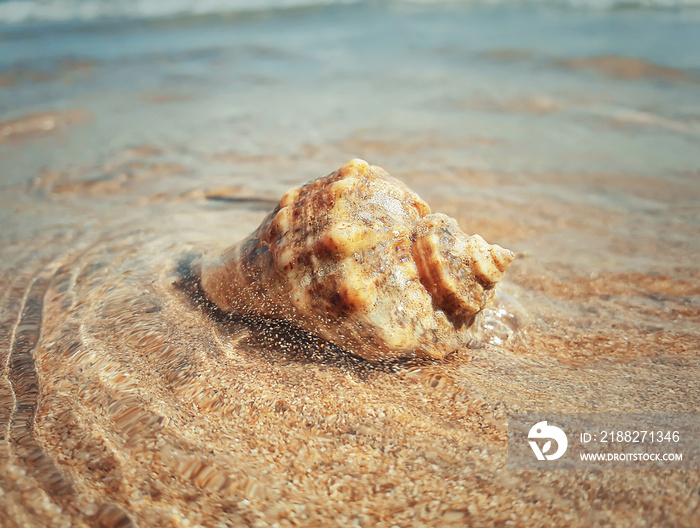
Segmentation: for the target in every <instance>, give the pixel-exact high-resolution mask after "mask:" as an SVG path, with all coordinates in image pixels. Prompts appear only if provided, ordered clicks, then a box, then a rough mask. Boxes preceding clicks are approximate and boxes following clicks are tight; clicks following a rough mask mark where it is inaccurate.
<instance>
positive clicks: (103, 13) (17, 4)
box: [0, 0, 357, 24]
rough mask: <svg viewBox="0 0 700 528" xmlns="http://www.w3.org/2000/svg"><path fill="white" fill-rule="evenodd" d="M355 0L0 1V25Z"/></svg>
mask: <svg viewBox="0 0 700 528" xmlns="http://www.w3.org/2000/svg"><path fill="white" fill-rule="evenodd" d="M354 1H357V0H168V1H163V0H9V1H2V0H0V24H25V23H32V22H69V21H91V20H102V19H104V20H109V19H146V20H149V19H158V18H172V17H179V16H196V15H216V14H225V13H237V12H247V11H265V10H268V9H287V8H294V7H307V6H309V7H312V6H317V5H318V6H320V5H328V4H348V3H354Z"/></svg>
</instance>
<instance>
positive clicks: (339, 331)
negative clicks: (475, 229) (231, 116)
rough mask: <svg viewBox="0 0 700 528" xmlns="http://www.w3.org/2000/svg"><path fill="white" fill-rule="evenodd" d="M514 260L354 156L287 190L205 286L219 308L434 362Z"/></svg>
mask: <svg viewBox="0 0 700 528" xmlns="http://www.w3.org/2000/svg"><path fill="white" fill-rule="evenodd" d="M513 258H514V255H513V253H512V252H511V251H509V250H507V249H503V248H502V247H500V246H496V245H490V244H488V243H487V242H486V241H484V239H483V238H481V237H480V236H478V235H474V236H468V235H466V234H464V233H463V232H462V231H461V230H460V228H459V226H458V225H457V222H456V221H455V220H453V219H452V218H450V217H448V216H446V215H443V214H431V212H430V207H428V204H426V203H425V202H424V201H423V200H421V198H420V197H419V196H418V195H417V194H415V193H414V192H413V191H411V190H410V189H409V188H408V187H407V186H406V185H404V184H403V183H401V182H400V181H399V180H397V179H395V178H393V177H392V176H390V175H389V174H387V173H386V172H385V171H384V170H383V169H381V168H379V167H375V166H370V165H368V164H367V162H365V161H363V160H359V159H355V160H352V161H351V162H349V163H348V164H346V165H345V166H343V167H342V168H340V169H339V170H337V171H336V172H333V173H332V174H329V175H328V176H325V177H322V178H319V179H317V180H315V181H312V182H310V183H307V184H306V185H303V186H301V187H296V188H293V189H291V190H289V191H288V192H287V193H286V194H285V195H284V196H283V197H282V199H281V201H280V203H279V204H278V205H277V207H275V209H274V210H273V211H272V212H271V213H270V214H269V215H268V216H267V217H266V218H265V220H264V221H263V222H262V224H261V225H260V227H258V229H257V230H256V231H255V232H254V233H253V234H252V235H250V236H249V237H248V238H246V239H245V240H243V241H241V242H240V243H238V244H236V245H234V246H233V247H231V248H229V249H228V250H226V251H225V252H224V253H223V254H221V255H219V256H216V257H214V258H210V259H205V260H203V261H202V263H201V283H202V289H203V291H204V293H205V295H206V296H207V297H208V298H209V299H210V300H211V301H212V302H214V303H215V304H216V305H217V306H219V308H221V309H222V310H224V311H227V312H235V313H240V314H247V315H256V316H261V317H269V318H276V319H286V320H288V321H290V322H292V323H293V324H295V325H296V326H298V327H300V328H302V329H304V330H307V331H309V332H312V333H314V334H316V335H318V336H319V337H321V338H323V339H325V340H327V341H330V342H332V343H335V344H336V345H338V346H340V347H342V348H344V349H346V350H348V351H350V352H352V353H353V354H356V355H358V356H361V357H363V358H365V359H368V360H371V361H376V360H381V359H386V358H396V357H410V356H420V357H432V358H442V357H444V356H445V355H446V354H448V353H449V352H451V351H454V350H456V349H458V348H460V347H463V346H465V345H466V344H468V343H469V341H470V340H471V338H470V335H469V334H468V332H467V329H468V327H469V326H470V325H471V324H472V322H473V320H474V316H475V315H476V313H478V312H479V310H481V309H482V308H483V307H484V306H485V305H486V304H487V303H488V301H489V300H490V299H491V297H492V296H493V293H494V286H495V285H496V283H497V282H498V281H500V280H501V279H502V278H503V274H504V272H505V270H506V268H507V267H508V265H509V264H510V263H511V262H512V260H513Z"/></svg>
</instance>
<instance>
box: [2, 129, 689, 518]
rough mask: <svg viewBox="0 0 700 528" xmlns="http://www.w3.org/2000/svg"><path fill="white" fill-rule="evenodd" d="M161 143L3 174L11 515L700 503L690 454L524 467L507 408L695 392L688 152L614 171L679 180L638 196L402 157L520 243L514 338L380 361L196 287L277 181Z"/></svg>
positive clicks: (543, 513) (452, 206)
mask: <svg viewBox="0 0 700 528" xmlns="http://www.w3.org/2000/svg"><path fill="white" fill-rule="evenodd" d="M346 146H347V145H346ZM346 146H343V145H339V146H338V145H336V146H335V147H332V146H327V147H326V148H321V147H319V148H318V149H317V152H318V153H323V152H325V153H326V155H327V154H328V153H329V152H333V151H334V149H338V150H340V151H343V150H344V149H345V147H346ZM350 146H352V148H353V149H357V147H358V145H357V144H356V143H352V142H351V143H350ZM443 146H444V145H443ZM410 148H411V146H410V144H407V145H405V146H403V147H401V148H399V146H398V145H397V146H394V147H392V148H391V149H389V151H387V150H386V146H385V148H384V153H385V154H384V155H385V156H403V155H405V154H404V152H405V151H406V150H408V149H410ZM446 148H447V147H446ZM360 150H361V149H360ZM388 152H390V154H389V153H388ZM323 155H324V154H318V156H321V157H322V156H323ZM333 155H335V154H333ZM162 156H163V153H162V152H161V151H160V150H159V149H156V148H150V147H148V146H141V147H138V148H135V149H130V151H124V152H121V153H118V154H116V155H115V156H114V159H113V160H111V161H108V162H107V163H106V164H105V166H109V167H111V168H112V170H113V171H114V172H115V173H126V172H128V170H131V171H132V173H133V174H137V173H138V174H140V176H138V177H137V176H134V177H131V178H128V179H122V180H116V183H115V181H114V180H110V179H109V178H107V179H105V180H104V181H103V184H102V185H105V186H106V187H96V186H95V185H96V184H95V183H92V182H84V183H82V184H80V183H77V182H76V181H73V183H72V184H70V185H68V184H67V183H66V181H61V179H60V178H55V179H54V180H51V181H52V182H53V183H52V184H50V185H49V184H48V183H46V181H45V182H44V184H42V183H41V182H39V183H36V182H35V184H34V185H33V186H29V187H16V188H15V189H14V190H13V193H14V195H15V196H13V197H11V198H10V195H9V194H6V195H4V198H3V203H2V206H3V208H14V211H15V218H16V219H17V220H18V221H19V223H20V225H22V226H23V227H21V228H19V229H18V232H17V233H16V235H15V237H9V238H8V237H6V238H5V239H4V241H3V248H2V254H3V255H7V256H8V257H6V259H5V260H4V265H3V275H2V283H3V288H2V291H3V292H4V293H3V297H2V302H3V311H2V314H3V315H2V321H1V324H2V329H3V332H2V334H1V335H2V339H3V346H2V350H3V354H4V357H3V358H2V364H3V365H4V371H3V378H2V383H1V384H0V397H1V398H2V401H3V405H2V406H1V407H2V409H3V411H2V415H1V416H0V423H1V424H2V441H1V443H0V449H2V451H3V457H2V460H3V468H2V471H0V475H2V476H1V477H0V478H1V479H2V480H1V485H2V489H3V492H4V495H3V502H4V507H3V509H2V513H1V514H0V515H2V516H3V517H2V522H3V525H4V526H8V527H10V526H24V525H36V526H39V525H42V526H80V525H82V524H83V523H84V524H86V525H97V524H99V525H100V526H131V525H139V526H173V525H176V526H177V525H182V526H185V525H201V526H217V525H222V526H224V525H225V526H276V525H279V526H328V525H329V522H330V523H332V524H337V525H344V526H347V525H353V524H355V525H359V526H387V527H388V526H394V525H400V526H404V525H411V526H455V525H465V524H466V525H471V526H491V525H503V524H507V523H509V522H514V523H515V524H517V525H524V526H542V525H552V524H556V525H568V526H591V525H615V526H638V525H640V522H641V520H645V521H646V522H647V523H649V524H650V525H669V526H670V525H673V526H692V525H693V516H694V512H696V511H697V508H698V503H699V500H700V497H698V490H699V489H700V477H699V476H698V473H697V472H695V471H653V472H649V471H647V472H640V471H560V472H526V471H511V470H508V469H507V414H508V413H510V412H516V411H518V412H524V411H539V412H547V411H548V412H593V411H607V412H694V411H697V402H698V401H700V387H699V386H698V382H697V375H696V374H697V372H698V367H699V366H700V365H699V364H698V363H699V360H698V356H697V343H698V341H699V340H700V326H699V325H698V322H697V321H698V308H697V307H698V303H697V299H698V295H700V291H699V290H698V286H697V285H698V275H699V274H700V270H699V269H698V267H697V265H696V264H695V263H694V262H693V261H692V260H691V259H690V253H692V251H693V250H694V249H695V250H696V249H697V247H694V246H693V245H692V244H696V243H697V240H700V237H698V235H700V233H697V232H696V231H697V229H698V228H697V226H693V224H686V225H684V227H683V228H682V229H681V231H680V232H679V231H678V229H679V227H678V225H677V222H676V221H675V220H674V219H677V218H678V215H682V214H683V207H684V205H683V204H684V203H685V202H687V203H688V204H692V203H695V201H696V200H697V199H698V197H700V189H699V188H698V183H697V178H696V177H695V176H694V175H688V177H687V178H678V179H677V180H676V181H675V182H672V183H669V182H666V181H664V182H662V181H657V180H656V179H654V178H653V177H646V176H644V177H642V176H640V177H639V178H638V179H637V180H635V179H634V178H631V179H625V180H624V181H622V180H620V181H619V182H618V183H617V188H615V187H612V189H615V192H619V193H621V194H622V195H624V196H625V197H627V198H628V199H629V200H630V203H631V204H635V203H637V202H636V201H635V200H638V199H650V198H649V197H648V196H647V195H648V193H649V192H650V189H653V186H654V185H658V186H659V187H661V188H663V189H665V192H666V194H661V193H658V194H655V197H656V199H655V200H654V204H656V207H654V208H649V209H647V210H641V211H636V212H635V211H627V212H622V211H620V210H619V208H618V209H612V210H611V209H609V208H607V207H605V205H599V204H598V205H597V204H595V203H594V202H595V200H593V197H595V196H597V194H596V193H597V192H598V191H597V190H598V187H597V185H598V183H597V180H596V178H595V177H589V178H588V179H587V180H585V182H586V183H583V180H582V179H581V178H580V177H579V176H577V175H575V174H531V175H528V177H527V178H524V177H522V176H521V175H517V174H510V175H509V174H498V173H492V174H489V173H480V172H479V171H474V170H467V168H465V169H464V170H457V169H455V170H451V171H438V173H437V174H425V173H422V172H420V171H417V172H413V173H407V174H403V175H402V174H399V176H402V177H404V178H403V179H404V180H405V181H406V182H407V183H408V184H409V185H411V186H412V187H413V188H415V189H416V190H417V191H418V192H419V194H421V195H422V197H423V198H424V199H426V200H427V201H428V202H429V203H430V204H431V206H432V209H433V210H435V211H442V212H446V213H448V214H451V215H453V216H455V217H456V218H457V219H458V221H459V223H460V225H461V226H462V227H463V228H464V229H465V230H466V231H467V232H479V233H481V234H482V235H483V236H485V237H487V239H489V240H493V241H495V242H498V243H503V244H505V245H507V246H508V247H513V249H515V250H516V251H517V252H518V254H519V255H518V258H517V260H516V262H515V263H514V264H513V266H512V268H511V269H510V270H509V272H508V273H507V275H506V279H505V281H504V285H503V290H504V291H506V292H507V293H508V294H509V295H511V296H513V297H514V298H515V299H517V301H518V302H519V303H520V304H521V305H522V307H523V311H522V312H520V313H519V314H518V315H519V317H520V329H519V331H518V332H517V333H516V334H515V335H513V336H512V337H511V338H510V339H509V340H508V341H507V343H506V344H505V345H503V346H494V345H489V344H485V343H484V344H482V345H480V346H478V347H476V348H474V349H465V350H460V351H459V352H458V353H455V354H453V355H451V356H449V357H448V358H447V359H445V360H444V361H438V362H425V361H424V362H418V361H406V362H393V363H385V364H381V363H380V364H372V363H369V362H366V361H363V360H361V359H357V358H353V357H352V356H349V355H347V354H345V353H343V352H342V351H340V350H338V349H336V348H333V347H329V346H327V345H325V344H324V343H322V342H321V341H319V340H317V339H314V338H312V337H310V336H308V335H304V334H302V333H300V332H298V331H295V330H294V329H293V328H289V327H288V326H286V325H282V324H276V323H264V322H260V321H253V320H245V319H239V318H235V317H234V318H230V317H227V316H225V315H224V314H221V313H219V312H218V311H217V310H216V309H215V308H213V307H212V306H211V305H209V304H208V303H207V302H206V301H205V300H204V299H202V297H201V295H199V294H198V291H197V285H196V280H194V281H193V280H191V279H188V277H189V271H188V269H189V268H188V265H189V263H190V262H191V261H192V259H194V258H196V257H197V255H199V254H200V253H201V252H202V251H205V250H209V249H215V248H219V247H224V246H226V245H228V244H229V243H230V242H233V241H236V240H238V238H239V237H240V236H244V235H245V234H247V232H248V231H249V230H252V228H253V227H255V225H256V224H257V222H259V221H260V220H261V219H262V217H263V216H264V214H265V213H266V211H267V209H268V208H269V207H270V202H269V200H268V198H270V197H271V196H272V195H273V194H274V193H273V192H271V193H270V195H271V196H259V197H258V200H252V199H251V198H253V196H251V194H250V190H243V189H240V188H228V189H225V190H221V189H218V190H217V189H215V188H207V185H206V182H201V181H200V182H194V181H192V180H191V179H188V177H187V174H188V171H187V169H188V167H180V168H178V170H163V169H162V167H163V166H164V165H165V164H166V163H165V162H164V161H163V160H162V159H161V158H162ZM316 162H320V161H319V160H318V159H316ZM120 163H121V165H120ZM251 163H253V164H254V166H255V167H257V170H258V171H259V172H260V173H261V174H263V175H265V174H272V172H270V171H274V170H275V169H274V167H276V166H279V164H280V163H281V161H280V160H279V159H275V158H271V159H269V160H267V161H266V160H262V159H256V160H253V161H252V162H251ZM309 163H311V162H310V161H306V162H305V161H304V160H301V159H295V158H290V159H287V160H286V165H287V166H288V167H293V168H294V169H292V170H299V171H301V170H303V166H304V165H305V164H309ZM397 163H398V161H397ZM385 165H387V164H386V163H385ZM388 165H389V167H390V166H391V164H388ZM267 166H269V167H270V168H269V169H268V168H266V167H267ZM134 167H136V169H135V168H134ZM159 167H160V168H159ZM189 169H190V170H195V168H194V167H189ZM97 171H98V172H106V171H105V170H104V167H102V168H99V169H97ZM139 171H141V172H140V173H139ZM90 172H91V171H89V170H86V171H85V173H86V174H87V173H90ZM63 178H64V180H65V179H66V178H67V176H66V175H64V176H63ZM74 178H75V176H74ZM600 178H601V179H602V180H604V181H610V177H609V176H607V175H601V176H600ZM105 182H107V183H105ZM119 182H120V183H119ZM164 182H167V184H168V185H167V190H164V188H165V187H164V186H163V185H162V184H163V183H164ZM443 182H444V183H443ZM641 184H645V185H644V186H642V185H641ZM538 185H546V186H549V188H550V189H551V190H552V193H554V194H555V195H556V193H555V191H557V192H559V194H561V193H563V192H564V190H566V189H570V188H572V187H578V188H579V190H578V192H577V196H579V197H580V196H589V198H590V200H588V201H583V202H581V201H579V202H578V203H568V204H566V203H561V199H560V198H559V197H556V198H551V199H548V198H547V197H545V196H542V195H540V196H539V198H538V199H536V198H535V196H534V195H532V196H530V195H528V190H529V189H530V190H531V189H533V188H535V187H536V186H538ZM456 188H457V189H460V190H463V191H464V192H459V193H455V192H454V189H456ZM606 188H607V189H608V191H607V192H610V191H609V189H611V187H609V186H608V187H606ZM494 189H498V192H499V194H498V196H500V198H499V197H494V195H493V190H494ZM582 191H583V192H582ZM222 196H224V197H225V199H221V197H222ZM237 196H238V197H240V198H241V200H240V201H237V200H236V199H235V198H236V197H237ZM557 196H559V195H557ZM266 200H267V201H266ZM37 213H38V214H39V216H40V219H39V220H38V221H37V220H34V221H33V222H28V218H29V216H31V215H32V214H34V215H36V214H37ZM57 220H60V221H57ZM42 224H43V225H42ZM684 230H685V231H684ZM640 231H643V232H644V233H645V235H644V236H642V235H641V233H640ZM572 233H576V236H575V241H576V244H574V247H572V246H571V243H570V240H571V238H572ZM17 237H19V238H17ZM674 237H675V238H677V237H682V238H683V243H681V244H678V243H677V241H676V240H674ZM27 240H31V244H27ZM588 240H590V241H591V242H590V244H591V251H590V252H589V251H587V250H586V248H582V247H580V243H581V242H582V241H583V242H586V241H588ZM693 240H694V241H695V242H692V241H693ZM586 243H587V242H586ZM610 246H612V247H614V248H615V249H614V250H609V249H605V250H604V251H603V250H601V248H608V247H610ZM596 248H597V249H596ZM596 252H598V253H596ZM659 254H663V255H665V258H663V259H659V258H658V255H659ZM574 255H578V256H579V258H574ZM644 255H646V256H647V257H648V258H649V259H652V260H653V266H648V267H647V269H644V270H642V269H633V268H629V269H625V266H624V265H623V266H620V265H619V264H620V263H624V262H627V263H628V264H629V263H633V262H636V261H637V260H636V259H638V258H640V256H644ZM631 257H634V258H631ZM331 520H332V521H331ZM217 523H218V524H217Z"/></svg>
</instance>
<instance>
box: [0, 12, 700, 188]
mask: <svg viewBox="0 0 700 528" xmlns="http://www.w3.org/2000/svg"><path fill="white" fill-rule="evenodd" d="M698 5H700V4H699V3H698V2H696V1H695V0H687V1H678V2H676V1H665V0H658V1H654V2H651V1H650V2H646V1H640V2H629V1H622V0H620V1H613V0H610V1H608V0H590V1H586V0H583V1H575V0H571V1H562V2H558V1H552V2H544V1H542V2H536V1H532V2H500V1H499V2H462V1H433V2H431V1H382V2H333V1H303V0H290V1H284V0H269V1H267V2H254V1H252V0H248V1H246V0H243V1H240V0H235V1H234V0H231V1H226V0H209V1H204V2H201V1H200V2H196V1H194V0H181V1H171V2H160V1H156V0H133V1H125V0H123V1H119V2H108V1H97V0H72V1H71V0H49V1H38V0H36V1H25V0H14V1H2V2H0V50H1V52H0V121H10V120H15V119H19V118H22V117H23V116H27V115H32V114H35V113H41V112H64V111H67V110H74V109H80V110H81V111H82V112H84V113H85V115H90V116H91V119H89V120H86V122H84V123H82V124H80V125H75V126H74V125H69V126H66V127H65V128H62V129H61V130H62V131H63V132H64V136H63V138H62V139H60V140H59V139H52V140H48V141H47V140H42V141H41V142H40V143H36V142H25V141H11V140H12V139H13V138H14V139H18V138H19V139H21V137H20V136H21V134H20V136H16V135H15V134H10V133H9V132H7V135H8V137H7V138H6V141H3V142H1V143H0V159H1V163H2V165H3V179H4V181H5V182H19V181H23V180H26V179H27V178H31V177H34V175H35V174H36V172H37V171H38V170H39V169H40V168H41V167H44V166H47V165H48V166H52V167H54V168H59V167H64V168H65V167H68V166H70V165H72V164H75V163H87V162H96V161H99V160H100V159H103V158H104V157H105V156H107V155H108V154H109V153H110V152H113V151H114V150H115V149H119V148H124V147H125V146H129V145H134V144H141V143H148V144H154V145H157V146H159V147H164V148H169V149H171V150H172V151H173V152H175V151H179V152H180V153H181V154H183V155H184V153H185V151H188V152H190V151H196V152H198V153H201V154H218V153H220V152H221V151H228V150H234V151H236V152H237V153H241V154H246V155H260V156H268V155H283V154H285V155H286V154H298V153H300V152H302V151H303V148H304V146H307V147H309V146H312V147H314V148H318V149H321V150H323V151H327V149H325V148H324V147H325V145H328V144H331V143H337V142H342V141H346V140H352V139H359V140H361V141H372V140H383V141H389V140H390V141H409V142H414V143H416V144H417V145H418V146H420V145H423V146H426V148H427V144H428V143H430V144H437V143H443V148H441V149H439V150H441V151H442V152H443V154H444V153H445V151H446V150H450V153H449V156H446V158H449V164H452V165H462V164H466V165H469V166H471V167H473V168H493V169H499V170H501V169H502V170H521V171H522V170H563V171H632V172H649V171H652V172H658V171H684V170H685V171H688V170H690V171H693V170H697V168H698V167H700V149H698V148H694V146H696V145H697V143H698V140H699V139H700V97H699V95H698V93H699V92H698V89H699V87H700V84H699V83H700V52H698V50H700V9H698V8H697V6H698ZM10 136H12V137H10ZM0 141H2V140H1V139H0ZM20 143H21V147H20V146H18V145H19V144H20ZM448 144H449V145H452V146H454V145H459V146H458V148H449V149H448V148H447V145H448ZM356 151H357V152H356V154H357V155H358V156H364V157H371V158H373V161H374V162H376V163H386V162H391V164H392V166H393V167H394V168H395V169H402V168H403V165H404V164H409V165H412V164H419V165H425V164H429V163H432V161H431V160H430V159H427V158H424V159H412V160H410V162H409V160H407V159H406V158H405V157H403V156H402V157H400V158H399V159H398V160H396V162H394V160H389V159H387V160H385V159H383V156H382V155H379V156H377V155H373V154H376V153H373V152H366V151H363V149H356ZM338 161H340V160H338ZM442 163H444V161H443V162H442Z"/></svg>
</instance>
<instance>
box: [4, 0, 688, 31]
mask: <svg viewBox="0 0 700 528" xmlns="http://www.w3.org/2000/svg"><path fill="white" fill-rule="evenodd" d="M361 1H362V0H167V1H163V0H0V25H14V24H27V23H36V22H70V21H92V20H109V19H137V20H138V19H145V20H149V19H158V18H174V17H180V16H196V15H216V14H225V13H237V12H248V11H265V10H268V9H287V8H294V7H313V6H322V5H330V4H348V3H357V2H361ZM393 1H394V2H397V3H402V2H404V3H408V4H434V5H440V4H469V3H471V4H478V3H482V4H497V3H506V4H507V3H511V4H518V3H520V4H550V5H563V6H570V7H573V8H581V9H604V10H605V9H615V8H620V7H627V8H629V7H640V8H693V7H700V0H393Z"/></svg>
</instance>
